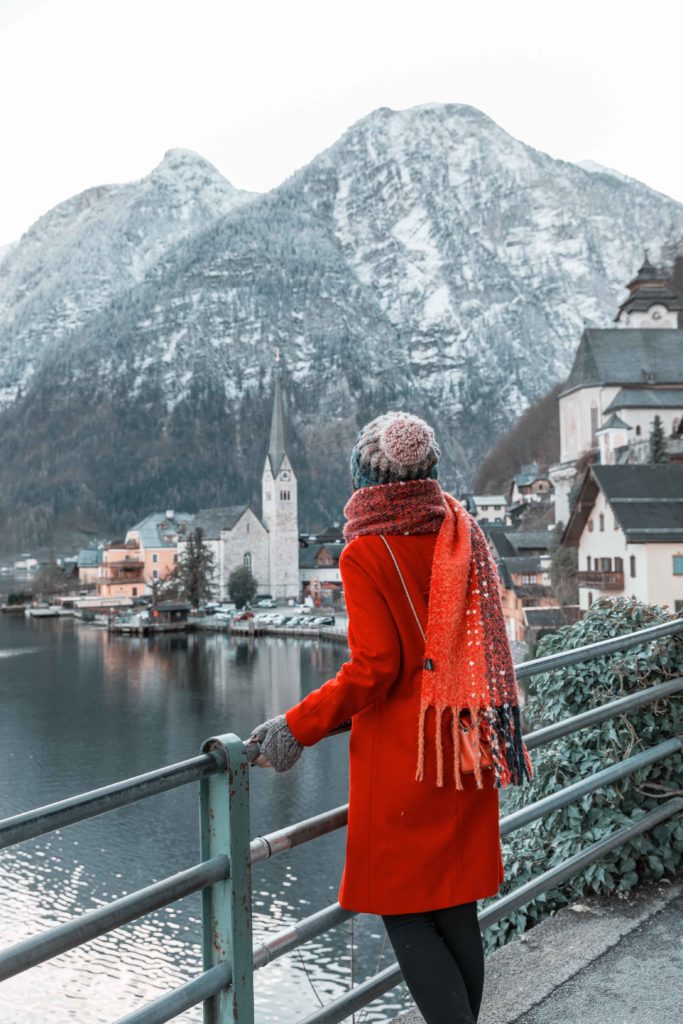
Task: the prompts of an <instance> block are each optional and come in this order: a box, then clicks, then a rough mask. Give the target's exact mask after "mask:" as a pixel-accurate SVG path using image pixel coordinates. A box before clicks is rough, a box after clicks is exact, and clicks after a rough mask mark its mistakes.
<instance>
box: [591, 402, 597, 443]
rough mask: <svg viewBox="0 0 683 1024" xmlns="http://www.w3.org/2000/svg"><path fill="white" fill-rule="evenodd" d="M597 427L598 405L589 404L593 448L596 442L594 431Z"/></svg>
mask: <svg viewBox="0 0 683 1024" xmlns="http://www.w3.org/2000/svg"><path fill="white" fill-rule="evenodd" d="M597 429H598V407H597V405H591V444H592V446H593V447H594V448H595V446H596V445H597V443H598V438H597V434H596V433H595V431H596V430H597Z"/></svg>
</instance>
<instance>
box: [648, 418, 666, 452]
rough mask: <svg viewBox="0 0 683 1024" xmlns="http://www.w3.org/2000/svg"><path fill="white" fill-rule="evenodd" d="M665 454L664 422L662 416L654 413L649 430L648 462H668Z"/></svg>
mask: <svg viewBox="0 0 683 1024" xmlns="http://www.w3.org/2000/svg"><path fill="white" fill-rule="evenodd" d="M668 461H669V457H668V455H667V454H666V438H665V437H664V424H663V423H662V418H661V416H659V415H656V416H655V418H654V421H653V423H652V430H651V432H650V462H668Z"/></svg>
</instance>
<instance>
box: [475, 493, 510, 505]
mask: <svg viewBox="0 0 683 1024" xmlns="http://www.w3.org/2000/svg"><path fill="white" fill-rule="evenodd" d="M469 497H471V498H472V500H473V501H474V504H475V505H507V503H508V500H507V498H506V497H505V495H504V494H472V495H469Z"/></svg>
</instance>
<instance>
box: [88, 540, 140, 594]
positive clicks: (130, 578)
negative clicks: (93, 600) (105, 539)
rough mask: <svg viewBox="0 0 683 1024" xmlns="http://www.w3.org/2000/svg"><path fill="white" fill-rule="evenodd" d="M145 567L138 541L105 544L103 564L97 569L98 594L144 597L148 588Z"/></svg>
mask: <svg viewBox="0 0 683 1024" xmlns="http://www.w3.org/2000/svg"><path fill="white" fill-rule="evenodd" d="M144 568H145V561H144V558H143V557H142V553H141V551H140V546H139V545H138V543H137V541H128V542H127V541H125V540H121V541H113V542H112V543H111V544H105V546H104V550H103V552H102V564H101V565H100V566H99V567H98V569H97V596H98V597H127V598H133V597H142V596H143V594H145V593H146V590H147V586H146V583H145V576H144Z"/></svg>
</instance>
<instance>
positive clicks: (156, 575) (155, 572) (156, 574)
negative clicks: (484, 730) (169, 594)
mask: <svg viewBox="0 0 683 1024" xmlns="http://www.w3.org/2000/svg"><path fill="white" fill-rule="evenodd" d="M152 579H153V580H158V579H159V570H158V569H152Z"/></svg>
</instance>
